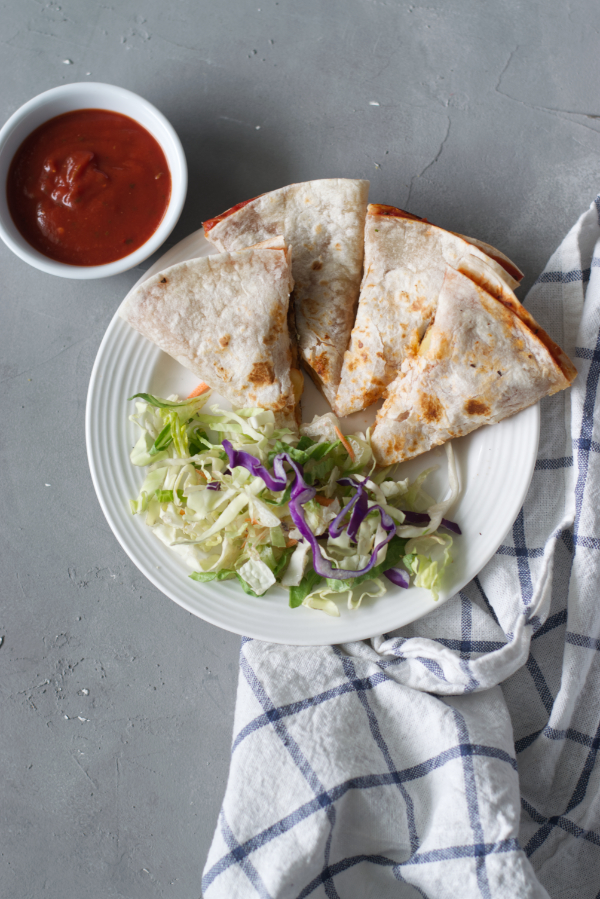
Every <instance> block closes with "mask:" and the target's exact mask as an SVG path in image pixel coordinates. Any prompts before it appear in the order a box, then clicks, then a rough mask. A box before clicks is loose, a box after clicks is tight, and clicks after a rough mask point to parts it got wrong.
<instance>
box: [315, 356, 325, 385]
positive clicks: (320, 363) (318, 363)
mask: <svg viewBox="0 0 600 899" xmlns="http://www.w3.org/2000/svg"><path fill="white" fill-rule="evenodd" d="M312 367H313V368H314V370H315V371H316V373H317V374H318V376H319V377H320V378H321V380H322V381H324V382H325V383H327V381H328V380H329V359H328V357H327V356H326V355H325V353H321V355H320V356H315V358H314V359H313V360H312Z"/></svg>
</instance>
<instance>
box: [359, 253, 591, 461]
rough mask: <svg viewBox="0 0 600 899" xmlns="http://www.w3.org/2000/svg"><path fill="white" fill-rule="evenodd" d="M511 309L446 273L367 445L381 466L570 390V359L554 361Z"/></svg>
mask: <svg viewBox="0 0 600 899" xmlns="http://www.w3.org/2000/svg"><path fill="white" fill-rule="evenodd" d="M513 297H514V294H513ZM514 300H515V302H516V303H517V304H518V300H516V297H514ZM518 305H519V306H520V304H518ZM521 309H522V307H521ZM515 310H516V307H515V308H514V309H513V308H511V305H509V304H505V303H504V302H502V301H501V300H499V299H496V298H495V297H493V296H492V295H491V294H489V293H488V292H487V291H486V290H483V289H482V288H481V287H479V286H478V285H477V284H475V283H474V282H473V281H472V280H471V279H470V278H468V277H466V276H465V275H462V274H461V273H460V272H457V271H454V270H453V269H452V268H451V267H448V268H447V269H446V274H445V279H444V283H443V287H442V290H441V292H440V296H439V301H438V304H437V312H436V316H435V321H434V323H433V324H432V326H431V328H430V329H429V331H428V332H427V334H426V336H425V339H424V340H423V342H422V344H421V347H420V349H419V353H418V354H416V355H414V356H409V357H408V358H407V359H406V360H405V361H404V363H403V365H402V368H401V370H400V372H399V374H398V377H397V378H396V379H395V380H394V381H393V383H392V384H390V386H389V388H388V398H387V400H386V401H385V403H384V404H383V406H382V408H381V409H380V410H379V413H378V415H377V420H376V422H375V428H374V431H373V435H372V443H373V449H374V452H375V456H376V459H377V461H378V463H379V464H380V465H391V464H393V463H395V462H402V461H405V460H406V459H411V458H412V457H413V456H418V455H419V454H421V453H424V452H426V451H427V450H429V449H431V448H432V447H434V446H437V445H439V444H441V443H444V442H445V441H447V440H450V439H451V438H454V437H462V436H463V435H464V434H468V433H470V432H471V431H473V430H475V429H476V428H479V427H481V426H482V425H486V424H494V423H496V422H498V421H502V419H503V418H507V417H508V416H510V415H514V414H515V413H516V412H520V411H521V410H522V409H526V408H527V407H528V406H532V405H534V404H535V403H537V402H538V400H540V399H541V398H542V397H544V396H548V395H551V394H553V393H556V392H557V391H559V390H564V389H565V388H566V387H568V386H569V385H570V383H571V381H573V379H574V378H575V376H576V374H577V372H576V370H575V368H574V367H573V365H572V363H571V362H570V360H569V359H568V358H567V356H565V354H564V353H563V352H562V350H560V352H559V354H558V358H557V356H556V355H555V354H554V351H553V348H554V347H556V344H554V343H553V342H552V341H551V340H550V338H547V335H545V332H544V331H543V330H542V329H541V328H539V326H538V325H537V324H536V322H535V321H534V319H533V318H532V317H531V316H530V315H528V314H526V315H525V316H521V315H519V314H517V311H515ZM523 312H524V310H523ZM524 318H525V320H524ZM536 331H537V333H536ZM545 338H547V339H545Z"/></svg>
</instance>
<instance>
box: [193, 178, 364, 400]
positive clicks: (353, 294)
mask: <svg viewBox="0 0 600 899" xmlns="http://www.w3.org/2000/svg"><path fill="white" fill-rule="evenodd" d="M368 189H369V182H368V181H358V180H351V179H346V178H331V179H325V180H320V181H308V182H305V183H302V184H290V185H288V186H287V187H282V188H279V190H274V191H272V192H271V193H268V194H264V195H263V196H260V197H256V198H255V199H254V200H250V201H247V202H245V203H239V204H238V205H237V206H234V207H233V208H232V209H231V210H228V211H227V212H225V213H223V214H222V215H219V216H217V217H216V218H214V219H211V220H210V221H207V222H205V224H204V230H205V234H206V237H207V238H208V239H209V240H210V241H212V242H213V243H214V244H215V246H217V247H218V248H219V249H220V250H239V249H241V248H243V247H248V246H251V245H253V244H256V243H257V242H258V241H261V240H265V239H266V238H268V237H270V236H272V235H274V234H283V235H284V236H285V239H286V242H287V243H288V244H289V245H290V246H291V247H292V251H293V259H292V274H293V277H294V282H295V286H294V291H293V294H292V297H293V303H294V308H295V318H296V328H297V334H298V347H299V351H300V356H301V358H302V361H303V362H304V364H305V366H306V367H307V369H308V371H309V374H310V375H311V377H312V378H313V380H314V381H315V383H316V384H317V387H319V389H320V390H321V391H322V393H323V394H324V395H325V397H326V399H327V400H329V402H330V403H333V401H334V399H335V396H336V393H337V388H338V384H339V381H340V375H341V370H342V362H343V358H344V352H345V351H346V349H347V347H348V341H349V339H350V332H351V330H352V326H353V324H354V316H355V311H356V303H357V300H358V293H359V288H360V278H361V272H362V261H363V236H364V223H365V216H366V207H367V194H368Z"/></svg>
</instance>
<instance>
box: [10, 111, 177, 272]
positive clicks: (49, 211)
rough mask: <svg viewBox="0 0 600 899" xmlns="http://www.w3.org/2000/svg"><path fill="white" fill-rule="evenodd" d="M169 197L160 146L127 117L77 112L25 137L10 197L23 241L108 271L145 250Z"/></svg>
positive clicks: (69, 261)
mask: <svg viewBox="0 0 600 899" xmlns="http://www.w3.org/2000/svg"><path fill="white" fill-rule="evenodd" d="M170 196H171V173H170V172H169V166H168V165H167V160H166V158H165V154H164V153H163V151H162V149H161V147H160V146H159V144H158V143H157V141H156V140H155V139H154V138H153V137H152V135H151V134H150V133H149V132H148V131H146V129H145V128H143V127H142V126H141V125H139V124H138V123H137V122H135V121H134V120H133V119H130V118H129V117H128V116H125V115H121V114H120V113H118V112H110V111H108V110H104V109H78V110H76V111H75V112H67V113H65V114H64V115H60V116H56V118H53V119H50V120H49V121H48V122H45V123H44V124H43V125H40V127H39V128H36V130H35V131H33V132H32V134H30V135H29V137H27V138H26V139H25V140H24V141H23V143H22V144H21V146H20V147H19V149H18V150H17V152H16V153H15V157H14V159H13V161H12V163H11V166H10V169H9V172H8V178H7V182H6V197H7V201H8V208H9V210H10V214H11V216H12V218H13V221H14V223H15V225H16V226H17V228H18V229H19V231H20V232H21V234H22V235H23V237H24V238H25V239H26V240H27V241H28V242H29V243H30V244H31V245H32V247H34V248H35V249H36V250H38V251H39V252H40V253H43V254H44V256H49V257H50V259H55V260H56V261H57V262H64V263H67V264H68V265H104V264H105V263H107V262H114V261H115V260H116V259H122V258H123V256H128V255H129V254H130V253H133V251H134V250H137V249H138V247H141V246H142V244H143V243H145V242H146V241H147V240H148V238H149V237H150V236H151V235H152V234H153V233H154V232H155V231H156V229H157V228H158V226H159V224H160V222H161V220H162V218H163V216H164V214H165V211H166V209H167V206H168V204H169V199H170Z"/></svg>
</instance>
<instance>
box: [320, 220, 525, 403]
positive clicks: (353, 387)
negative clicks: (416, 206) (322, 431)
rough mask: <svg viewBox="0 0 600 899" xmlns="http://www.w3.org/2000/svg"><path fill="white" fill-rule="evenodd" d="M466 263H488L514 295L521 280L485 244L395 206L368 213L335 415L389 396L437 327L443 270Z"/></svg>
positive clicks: (493, 272)
mask: <svg viewBox="0 0 600 899" xmlns="http://www.w3.org/2000/svg"><path fill="white" fill-rule="evenodd" d="M481 247H485V248H486V250H487V251H488V252H484V251H483V249H481ZM492 252H493V254H494V257H492V256H491V255H489V253H492ZM465 256H469V257H471V258H475V259H477V260H479V261H480V262H482V263H485V265H486V266H487V267H488V268H489V269H490V270H491V272H492V275H493V276H495V278H496V279H497V280H499V281H500V282H502V283H503V284H505V285H506V286H507V287H508V288H509V289H510V288H511V287H515V286H516V285H517V284H518V281H517V280H516V278H515V277H514V276H515V275H518V276H520V277H522V275H521V273H520V271H519V270H518V269H517V268H516V266H515V265H513V264H512V263H510V260H508V259H507V258H506V257H505V256H504V255H503V254H502V253H499V251H497V250H494V249H493V247H490V246H489V245H488V244H482V243H481V242H480V241H474V240H472V239H471V238H464V237H461V236H460V235H458V234H453V233H452V232H450V231H445V230H444V229H443V228H438V227H436V226H435V225H431V224H430V223H429V222H427V221H425V220H424V219H419V218H417V217H416V216H413V215H411V214H410V213H405V212H404V211H403V210H401V209H396V208H395V207H394V206H377V205H370V206H369V207H368V213H367V219H366V225H365V263H364V275H363V279H362V285H361V291H360V297H359V302H358V311H357V316H356V322H355V325H354V328H353V329H352V335H351V338H350V346H349V348H348V351H347V352H346V354H345V356H344V365H343V368H342V374H341V380H340V386H339V388H338V393H337V396H336V399H335V403H334V409H335V411H336V412H337V414H338V415H350V414H351V413H352V412H359V411H360V410H362V409H365V408H366V407H367V406H370V405H371V404H372V403H374V402H376V401H377V400H378V399H380V398H381V397H384V396H385V394H386V389H387V386H388V384H390V382H391V381H393V379H394V378H395V377H396V374H397V373H398V371H399V369H400V367H401V366H402V363H403V362H404V360H405V359H406V358H407V357H408V356H409V355H411V354H414V353H416V352H417V351H418V348H419V345H420V343H421V340H422V338H423V335H424V333H425V331H426V330H427V328H428V327H429V325H430V324H431V322H432V321H433V318H434V316H435V310H436V307H437V301H438V297H439V294H440V290H441V289H442V284H443V282H444V275H445V271H446V266H448V265H449V266H451V267H452V268H455V269H458V268H459V266H460V264H461V260H462V259H463V258H464V257H465ZM508 269H510V270H511V271H510V272H509V271H508ZM511 272H512V273H511Z"/></svg>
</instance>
